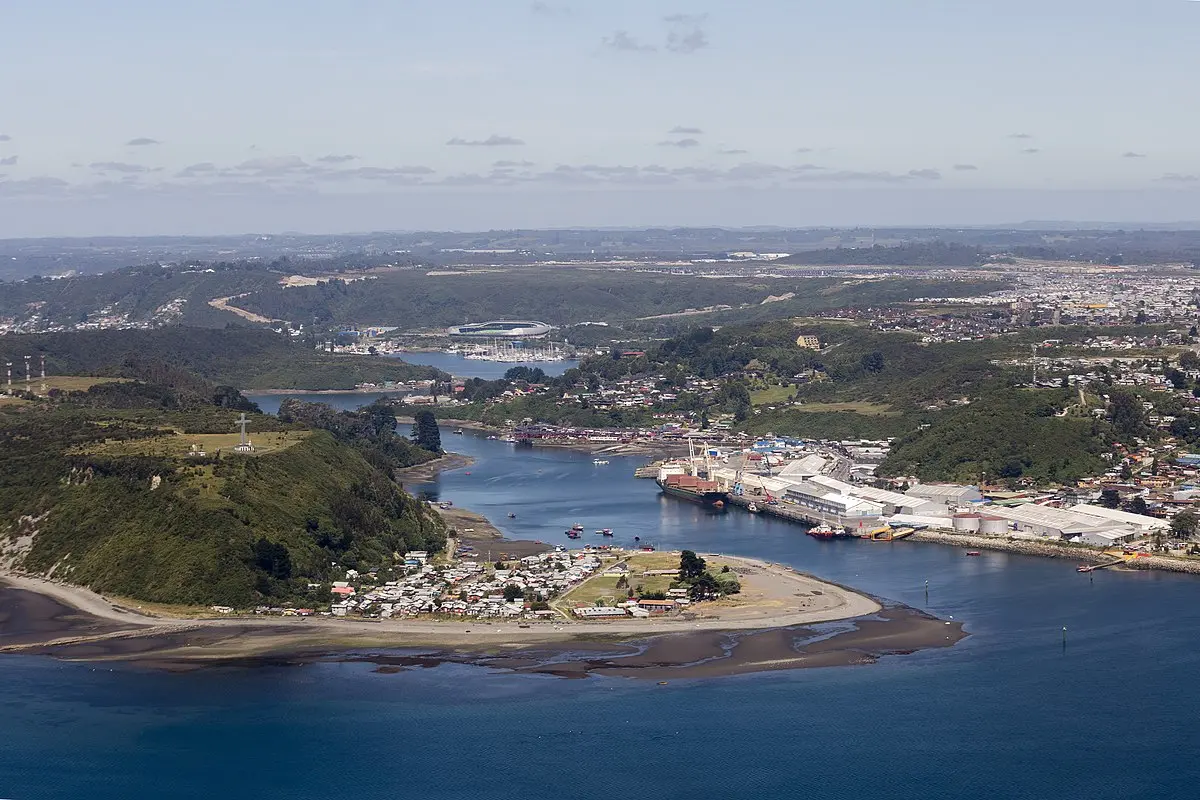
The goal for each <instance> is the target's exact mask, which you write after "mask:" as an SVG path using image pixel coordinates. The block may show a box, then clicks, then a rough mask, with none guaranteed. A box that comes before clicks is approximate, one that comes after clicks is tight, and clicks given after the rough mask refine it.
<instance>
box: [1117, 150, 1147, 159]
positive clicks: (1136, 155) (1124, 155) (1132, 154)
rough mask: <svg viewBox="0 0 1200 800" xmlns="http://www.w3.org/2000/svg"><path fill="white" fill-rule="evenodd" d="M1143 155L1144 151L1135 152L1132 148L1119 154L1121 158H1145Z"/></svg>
mask: <svg viewBox="0 0 1200 800" xmlns="http://www.w3.org/2000/svg"><path fill="white" fill-rule="evenodd" d="M1145 157H1146V154H1145V153H1135V152H1133V151H1132V150H1130V151H1129V152H1128V153H1122V154H1121V158H1145Z"/></svg>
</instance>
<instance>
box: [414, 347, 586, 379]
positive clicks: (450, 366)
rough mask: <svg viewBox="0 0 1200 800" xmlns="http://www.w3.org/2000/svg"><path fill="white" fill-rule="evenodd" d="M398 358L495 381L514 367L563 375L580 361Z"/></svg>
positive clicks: (437, 355) (449, 356)
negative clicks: (517, 361) (516, 362)
mask: <svg viewBox="0 0 1200 800" xmlns="http://www.w3.org/2000/svg"><path fill="white" fill-rule="evenodd" d="M396 358H399V359H403V360H404V361H407V362H408V363H409V364H423V365H425V366H427V367H437V368H438V369H440V370H443V371H444V372H449V373H450V374H451V375H453V376H455V377H457V378H484V379H486V380H489V381H494V380H496V379H497V378H503V377H504V373H506V372H508V371H509V370H510V369H512V368H513V367H518V366H526V367H540V368H541V370H542V372H545V373H546V374H547V375H562V374H563V373H564V372H566V371H567V370H569V369H570V368H571V367H574V366H576V365H577V364H578V363H579V362H578V361H522V362H520V363H519V364H514V363H512V362H509V361H476V360H475V359H472V358H464V357H463V356H460V355H458V354H457V353H396Z"/></svg>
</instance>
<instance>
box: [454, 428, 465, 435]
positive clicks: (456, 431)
mask: <svg viewBox="0 0 1200 800" xmlns="http://www.w3.org/2000/svg"><path fill="white" fill-rule="evenodd" d="M454 432H455V433H456V434H457V435H459V436H462V435H463V429H462V428H455V429H454Z"/></svg>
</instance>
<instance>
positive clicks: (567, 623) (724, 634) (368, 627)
mask: <svg viewBox="0 0 1200 800" xmlns="http://www.w3.org/2000/svg"><path fill="white" fill-rule="evenodd" d="M710 555H711V554H710ZM721 558H723V559H724V560H726V561H731V562H734V563H735V564H736V568H737V571H738V572H739V575H740V576H741V578H742V580H743V586H744V589H743V591H744V592H748V593H750V594H751V595H752V596H753V597H754V599H753V600H752V601H750V602H747V603H746V604H744V605H741V606H739V605H737V604H736V603H726V601H716V602H713V603H712V604H711V605H710V606H709V605H707V604H706V606H707V607H697V609H696V610H695V612H694V613H691V614H684V615H681V616H675V617H669V618H651V619H645V620H636V619H628V620H620V621H614V622H586V621H576V620H563V619H556V620H555V621H553V622H548V621H547V622H540V621H539V622H525V621H520V620H511V621H487V620H441V619H417V620H384V621H372V620H351V619H341V618H325V617H322V618H279V617H272V618H261V617H208V616H195V617H179V618H175V617H166V616H157V615H149V614H144V613H139V612H138V611H135V610H133V609H128V608H123V607H120V606H117V605H115V604H113V603H112V602H111V601H110V600H109V599H108V598H105V597H103V596H101V595H98V594H96V593H94V592H91V591H90V590H87V589H84V588H82V587H77V586H72V585H69V584H61V583H57V582H54V581H48V580H44V579H40V578H33V577H29V576H15V575H3V576H0V608H3V609H5V610H6V612H7V613H6V614H5V615H0V622H6V623H7V625H8V626H9V627H12V626H14V625H15V627H16V630H17V632H18V633H19V635H17V636H16V637H15V638H14V637H10V636H6V637H5V639H6V642H5V645H3V646H0V653H19V654H27V655H48V656H52V657H55V658H59V659H63V660H70V661H89V662H92V661H118V662H128V663H132V664H136V665H143V666H147V667H154V668H164V669H169V670H183V671H186V670H191V669H197V668H202V667H231V666H232V667H237V666H256V665H263V664H280V663H295V664H301V663H312V662H315V661H329V660H335V661H368V662H371V663H376V664H377V665H379V667H380V669H381V670H383V671H398V670H396V669H394V668H397V667H399V668H404V667H405V666H411V665H412V664H413V663H418V662H420V663H425V662H433V663H445V662H454V663H464V664H476V665H479V666H487V667H491V668H496V669H506V670H509V671H512V672H539V673H545V674H553V675H560V676H565V677H582V676H584V675H588V674H604V675H626V676H629V677H645V678H651V677H653V678H662V677H664V676H667V675H670V676H674V677H680V678H682V677H716V676H720V675H733V674H743V673H746V672H759V671H765V670H774V669H793V668H802V667H817V666H837V665H849V664H868V663H874V662H876V661H878V660H879V658H881V657H883V656H885V655H889V654H901V653H910V652H915V651H917V650H923V649H928V648H932V647H949V646H952V645H953V644H955V643H956V642H958V641H959V640H961V639H962V638H963V637H965V636H966V635H967V634H966V633H965V632H964V631H963V629H962V625H961V623H950V622H946V621H943V620H938V619H935V618H933V617H931V616H929V615H928V614H925V613H924V612H921V611H918V610H916V609H912V608H908V607H906V606H900V605H888V604H885V603H882V602H880V601H877V600H876V599H874V598H871V597H869V596H867V595H865V594H862V593H859V592H856V591H854V590H851V589H848V588H846V587H842V586H839V585H837V584H834V583H830V582H827V581H822V580H819V579H817V578H814V577H813V576H810V575H805V574H803V573H800V572H797V571H796V570H794V569H792V568H790V567H784V566H781V565H779V564H771V563H768V562H764V561H759V560H756V559H748V558H740V557H731V556H721ZM755 593H757V594H755ZM827 625H835V626H837V627H839V628H841V630H839V631H836V632H834V633H833V634H832V635H830V632H829V631H827V630H825V626H827ZM814 626H815V627H814ZM8 632H9V631H7V630H6V633H8ZM380 650H384V651H388V652H382V653H381V652H378V651H380ZM362 651H366V652H362ZM413 659H416V660H417V661H416V662H414V661H413ZM425 665H428V664H427V663H425Z"/></svg>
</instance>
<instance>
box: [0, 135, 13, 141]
mask: <svg viewBox="0 0 1200 800" xmlns="http://www.w3.org/2000/svg"><path fill="white" fill-rule="evenodd" d="M11 141H12V137H11V136H9V135H8V134H7V133H0V142H11Z"/></svg>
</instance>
